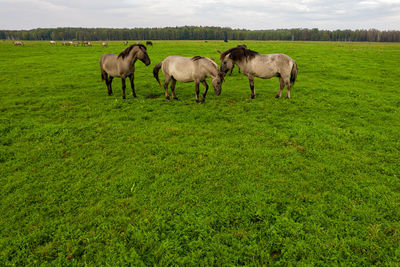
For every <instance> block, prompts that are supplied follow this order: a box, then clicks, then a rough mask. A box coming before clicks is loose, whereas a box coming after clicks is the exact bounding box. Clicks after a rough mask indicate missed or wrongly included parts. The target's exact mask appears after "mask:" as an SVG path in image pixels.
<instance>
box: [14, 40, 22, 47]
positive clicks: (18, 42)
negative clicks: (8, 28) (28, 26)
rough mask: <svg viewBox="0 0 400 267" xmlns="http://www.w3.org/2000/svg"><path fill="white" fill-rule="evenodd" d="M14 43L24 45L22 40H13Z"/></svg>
mask: <svg viewBox="0 0 400 267" xmlns="http://www.w3.org/2000/svg"><path fill="white" fill-rule="evenodd" d="M14 45H21V46H24V42H22V41H15V42H14Z"/></svg>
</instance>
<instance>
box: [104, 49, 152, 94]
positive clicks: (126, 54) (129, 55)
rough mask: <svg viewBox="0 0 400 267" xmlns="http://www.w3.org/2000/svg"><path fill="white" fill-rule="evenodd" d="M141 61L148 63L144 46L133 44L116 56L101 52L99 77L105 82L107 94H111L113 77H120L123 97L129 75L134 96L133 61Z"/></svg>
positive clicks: (148, 59)
mask: <svg viewBox="0 0 400 267" xmlns="http://www.w3.org/2000/svg"><path fill="white" fill-rule="evenodd" d="M138 59H139V60H140V61H142V62H143V63H144V64H145V65H146V66H148V65H150V58H149V55H148V54H147V49H146V46H144V45H141V44H134V45H131V46H129V47H128V48H126V49H125V50H124V51H122V52H121V53H120V54H119V55H118V56H117V55H114V54H103V55H102V56H101V58H100V69H101V78H102V80H103V81H105V82H106V85H107V89H108V95H112V87H111V83H112V80H113V78H114V77H118V78H121V79H122V98H123V99H125V98H126V96H125V88H126V85H125V79H126V78H127V77H129V80H130V82H131V87H132V94H133V97H136V93H135V85H134V83H133V78H134V72H135V62H136V60H138Z"/></svg>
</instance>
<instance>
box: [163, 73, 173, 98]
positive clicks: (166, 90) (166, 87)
mask: <svg viewBox="0 0 400 267" xmlns="http://www.w3.org/2000/svg"><path fill="white" fill-rule="evenodd" d="M170 80H171V76H168V75H165V81H164V90H165V98H166V99H167V100H168V101H169V95H168V84H169V81H170Z"/></svg>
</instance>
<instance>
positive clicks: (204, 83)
mask: <svg viewBox="0 0 400 267" xmlns="http://www.w3.org/2000/svg"><path fill="white" fill-rule="evenodd" d="M201 83H202V84H203V85H204V87H205V88H206V89H205V90H204V93H203V99H202V100H201V102H204V101H206V95H207V91H208V84H207V82H206V80H204V81H202V82H201Z"/></svg>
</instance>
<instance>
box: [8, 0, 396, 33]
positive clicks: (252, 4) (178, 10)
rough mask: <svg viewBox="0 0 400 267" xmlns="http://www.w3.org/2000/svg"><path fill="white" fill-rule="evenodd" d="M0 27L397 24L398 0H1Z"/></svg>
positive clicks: (382, 26)
mask: <svg viewBox="0 0 400 267" xmlns="http://www.w3.org/2000/svg"><path fill="white" fill-rule="evenodd" d="M0 17H1V19H0V28H2V29H31V28H37V27H115V28H132V27H164V26H183V25H196V26H200V25H201V26H227V27H232V28H246V29H276V28H320V29H359V28H362V29H365V28H367V29H369V28H378V29H394V30H399V28H400V25H399V24H400V23H399V22H400V1H399V0H361V1H356V0H350V1H345V0H328V1H322V0H295V1H289V0H280V1H279V0H236V1H232V0H229V1H228V0H221V1H216V0H203V1H196V2H194V1H187V0H180V1H177V0H164V1H162V0H148V1H137V0H114V1H109V0H107V1H105V0H99V1H89V0H88V1H80V0H0Z"/></svg>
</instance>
